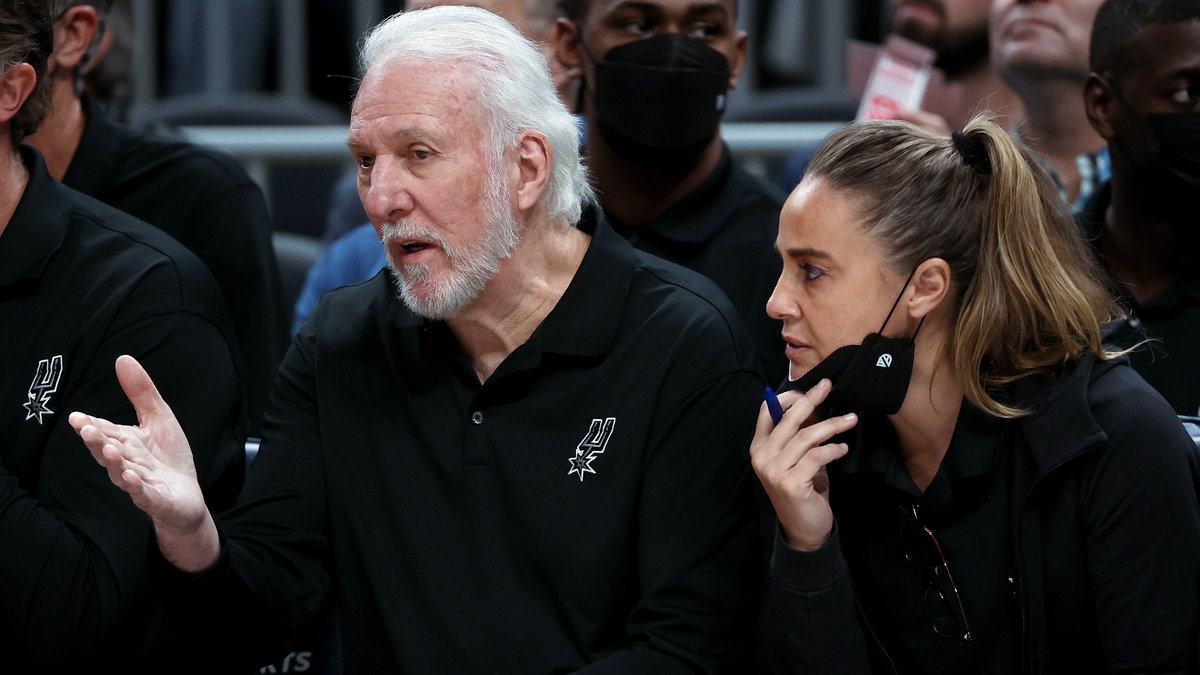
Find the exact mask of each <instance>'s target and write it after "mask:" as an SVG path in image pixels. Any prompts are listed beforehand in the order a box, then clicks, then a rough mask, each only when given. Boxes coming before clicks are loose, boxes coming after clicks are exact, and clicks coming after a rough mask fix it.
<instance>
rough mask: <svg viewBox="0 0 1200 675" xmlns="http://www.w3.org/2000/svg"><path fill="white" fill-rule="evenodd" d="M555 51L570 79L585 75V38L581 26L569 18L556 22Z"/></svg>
mask: <svg viewBox="0 0 1200 675" xmlns="http://www.w3.org/2000/svg"><path fill="white" fill-rule="evenodd" d="M553 40H554V53H555V55H556V56H557V57H558V62H559V63H561V64H562V66H563V75H565V76H566V77H567V78H569V79H577V78H581V77H583V48H582V46H581V44H580V41H581V40H583V35H582V32H581V31H580V29H579V26H578V25H577V24H576V23H575V22H574V21H572V20H570V19H567V18H559V19H558V21H556V22H555V23H554V38H553Z"/></svg>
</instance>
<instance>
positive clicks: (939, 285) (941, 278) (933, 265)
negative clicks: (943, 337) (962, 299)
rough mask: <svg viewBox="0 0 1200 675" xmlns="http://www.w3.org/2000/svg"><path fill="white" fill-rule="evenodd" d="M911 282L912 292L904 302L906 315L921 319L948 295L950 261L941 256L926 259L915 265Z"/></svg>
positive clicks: (945, 299)
mask: <svg viewBox="0 0 1200 675" xmlns="http://www.w3.org/2000/svg"><path fill="white" fill-rule="evenodd" d="M911 284H912V287H913V293H912V295H911V296H910V297H909V298H908V302H907V303H905V304H906V305H907V308H908V315H909V317H911V318H913V319H923V318H925V317H926V316H929V315H930V314H932V313H933V311H934V310H936V309H937V308H938V307H940V306H942V305H943V304H945V303H946V302H947V299H948V298H949V297H950V291H951V278H950V263H948V262H946V261H945V260H943V259H941V258H930V259H928V260H926V261H925V262H923V263H921V264H920V265H917V270H916V271H915V272H913V278H912V282H911Z"/></svg>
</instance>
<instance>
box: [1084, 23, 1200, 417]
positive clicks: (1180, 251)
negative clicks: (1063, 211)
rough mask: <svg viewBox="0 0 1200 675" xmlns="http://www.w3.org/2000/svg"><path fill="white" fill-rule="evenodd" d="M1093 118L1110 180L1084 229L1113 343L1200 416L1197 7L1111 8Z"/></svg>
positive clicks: (1100, 30) (1096, 59)
mask: <svg viewBox="0 0 1200 675" xmlns="http://www.w3.org/2000/svg"><path fill="white" fill-rule="evenodd" d="M1091 69H1092V73H1091V75H1089V76H1088V82H1087V89H1086V93H1085V101H1086V106H1087V107H1086V109H1087V114H1088V119H1089V121H1090V122H1091V125H1092V127H1093V128H1094V129H1095V130H1096V133H1098V134H1099V135H1100V136H1102V137H1103V138H1104V140H1105V141H1106V142H1107V144H1108V153H1109V156H1110V157H1111V158H1112V180H1111V181H1110V182H1109V183H1107V184H1105V185H1103V186H1101V187H1100V189H1098V190H1096V192H1095V193H1093V194H1092V197H1091V198H1090V199H1089V200H1088V202H1087V204H1086V206H1085V208H1084V209H1083V212H1082V213H1081V214H1080V222H1081V223H1082V224H1083V228H1084V232H1085V234H1086V235H1087V237H1088V238H1089V240H1091V242H1092V245H1093V248H1094V249H1095V252H1096V254H1097V256H1098V257H1099V259H1100V260H1101V262H1102V263H1103V264H1104V268H1105V269H1106V270H1107V271H1108V274H1109V276H1110V277H1112V280H1113V288H1114V289H1115V290H1116V292H1117V294H1118V296H1119V297H1120V299H1121V300H1122V302H1123V304H1125V305H1126V307H1128V308H1129V311H1130V314H1129V317H1128V318H1127V319H1126V320H1125V321H1123V322H1122V323H1121V324H1120V327H1119V329H1118V330H1117V331H1116V332H1115V333H1114V334H1113V335H1111V336H1110V337H1109V339H1110V340H1112V341H1113V342H1114V343H1115V344H1118V345H1120V346H1122V347H1133V346H1135V345H1139V344H1140V343H1143V342H1144V341H1146V340H1150V341H1149V342H1145V343H1144V344H1141V346H1140V348H1139V349H1137V350H1135V351H1134V352H1133V353H1132V354H1131V355H1130V358H1131V360H1132V362H1133V367H1134V368H1135V369H1136V370H1137V371H1138V372H1139V373H1140V374H1141V375H1142V377H1144V378H1146V381H1147V382H1149V383H1150V384H1151V385H1152V386H1153V387H1154V388H1155V389H1157V390H1158V392H1159V393H1160V394H1162V395H1163V396H1164V397H1166V399H1167V401H1168V402H1169V403H1170V404H1171V405H1172V406H1173V407H1174V408H1175V412H1177V413H1179V414H1180V415H1193V416H1195V415H1200V262H1198V260H1197V257H1198V255H1200V228H1198V227H1197V220H1198V219H1200V215H1198V214H1197V211H1198V209H1200V2H1196V0H1109V1H1108V2H1106V3H1105V4H1104V5H1103V6H1102V7H1101V8H1100V11H1099V13H1098V14H1097V16H1096V25H1095V27H1094V28H1093V30H1092V40H1091Z"/></svg>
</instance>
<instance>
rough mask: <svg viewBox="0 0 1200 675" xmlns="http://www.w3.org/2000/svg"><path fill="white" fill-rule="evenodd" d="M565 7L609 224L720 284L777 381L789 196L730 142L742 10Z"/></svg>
mask: <svg viewBox="0 0 1200 675" xmlns="http://www.w3.org/2000/svg"><path fill="white" fill-rule="evenodd" d="M559 6H560V7H561V8H562V10H563V13H564V14H565V17H564V18H563V19H560V20H559V22H558V32H557V36H556V39H555V48H556V50H557V53H558V58H559V60H560V61H561V62H562V64H563V66H564V67H565V68H566V69H567V72H568V73H569V74H570V75H571V76H572V77H573V78H576V79H577V80H578V81H579V85H578V86H579V97H578V98H579V100H578V104H577V112H579V113H581V114H582V116H583V119H584V121H585V122H586V126H587V138H586V140H585V141H584V152H585V155H586V157H587V163H588V170H589V172H590V173H591V176H592V183H593V185H594V186H595V188H596V193H597V197H598V199H599V200H600V207H601V211H602V213H601V214H597V215H602V216H603V217H604V218H605V219H606V220H607V221H608V222H609V223H611V224H612V226H613V228H614V229H616V230H617V232H619V233H620V234H621V235H622V236H624V237H625V238H626V239H628V240H629V241H630V243H632V244H633V245H634V246H636V247H637V248H639V249H642V250H644V251H647V252H649V253H653V254H654V255H657V256H660V257H662V258H665V259H667V260H670V261H671V262H674V263H678V264H680V265H683V266H684V267H687V268H689V269H692V270H695V271H697V272H699V273H701V274H703V275H705V276H707V277H708V278H709V279H711V280H712V281H714V282H716V284H717V286H719V287H720V288H721V290H722V291H724V292H725V294H726V295H728V296H729V298H730V299H731V300H733V304H734V306H735V307H737V309H738V311H739V312H740V313H741V315H742V318H743V319H744V320H745V322H746V325H747V326H748V327H749V328H750V333H751V335H752V336H753V337H754V343H755V347H756V348H757V350H758V352H759V362H760V363H761V364H762V368H763V372H764V374H765V375H766V376H767V378H768V379H769V380H772V381H773V380H774V379H775V378H777V377H778V376H779V374H780V373H782V372H783V369H784V367H785V366H786V360H785V359H784V357H783V342H782V340H781V338H780V335H779V322H777V321H774V320H773V319H771V318H770V317H768V316H767V315H766V313H765V312H763V309H762V308H763V304H764V303H765V302H766V299H767V298H768V297H769V296H770V294H771V288H772V287H773V286H774V283H775V279H776V278H777V277H778V276H779V269H780V262H779V258H778V256H776V255H775V252H774V251H775V234H776V231H777V222H778V219H779V209H780V207H781V206H782V203H783V201H782V200H783V198H782V195H781V194H780V193H779V192H778V191H777V190H776V189H775V188H774V187H773V186H771V185H770V184H769V183H767V182H766V181H765V180H763V179H762V178H759V177H757V176H754V175H751V174H750V173H748V172H747V171H746V170H745V169H743V168H742V167H741V166H739V164H738V162H737V161H736V160H734V159H733V157H732V156H731V154H730V151H729V148H728V147H727V146H726V145H725V142H724V141H723V140H722V139H721V134H720V121H721V118H722V115H723V113H724V111H725V106H726V103H727V100H728V96H729V92H730V90H731V89H733V88H734V87H736V86H737V82H738V77H739V76H740V75H741V72H742V67H743V65H744V62H745V58H746V45H747V42H748V40H749V37H748V36H747V35H746V32H745V31H742V30H738V28H737V11H738V8H737V2H736V1H735V0H718V1H717V2H700V1H698V0H649V1H648V2H636V3H621V2H617V3H614V2H605V1H603V0H560V2H559Z"/></svg>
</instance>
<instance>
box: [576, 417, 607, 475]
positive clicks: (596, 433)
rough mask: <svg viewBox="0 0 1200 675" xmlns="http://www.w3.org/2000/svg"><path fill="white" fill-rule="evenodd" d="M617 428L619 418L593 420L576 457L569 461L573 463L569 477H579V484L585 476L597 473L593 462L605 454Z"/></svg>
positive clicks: (577, 450) (580, 442) (577, 449)
mask: <svg viewBox="0 0 1200 675" xmlns="http://www.w3.org/2000/svg"><path fill="white" fill-rule="evenodd" d="M616 428H617V418H615V417H605V418H604V419H600V418H599V417H597V418H594V419H592V425H591V427H590V428H589V429H588V432H587V433H586V434H584V436H583V440H582V441H579V445H578V446H576V448H575V456H574V457H572V458H570V459H568V460H567V461H568V462H570V463H571V470H570V471H567V475H568V476H570V475H571V474H575V475H577V476H579V482H580V483H582V482H583V475H584V474H586V473H591V474H594V473H596V470H595V469H593V468H592V460H594V459H596V458H597V457H599V456H600V455H603V454H604V449H605V448H606V447H608V441H609V439H611V438H612V435H613V430H614V429H616Z"/></svg>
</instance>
